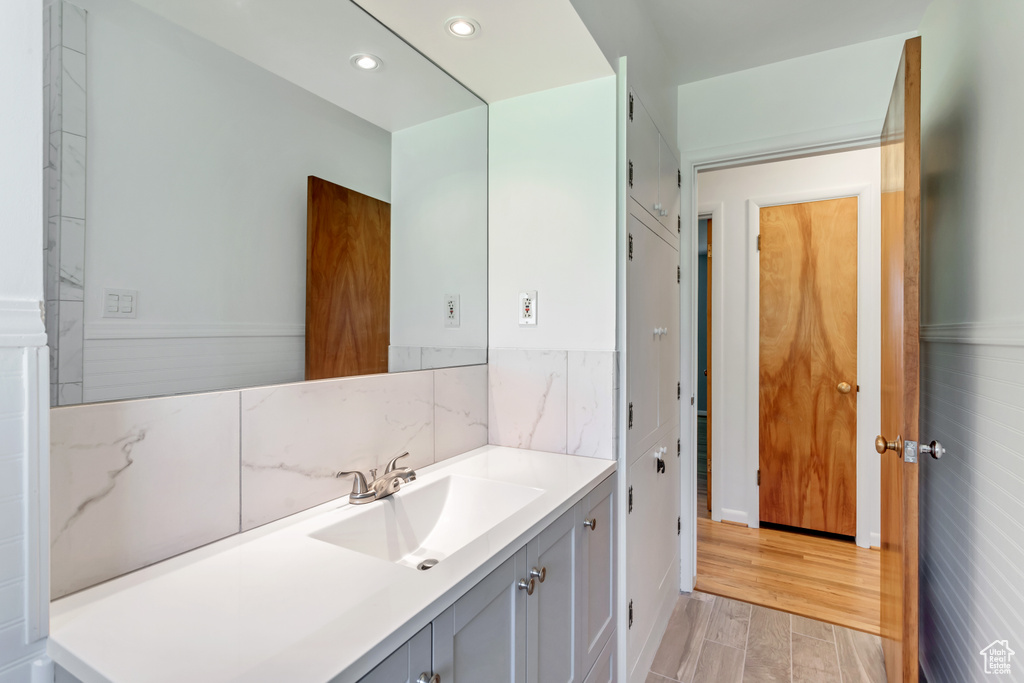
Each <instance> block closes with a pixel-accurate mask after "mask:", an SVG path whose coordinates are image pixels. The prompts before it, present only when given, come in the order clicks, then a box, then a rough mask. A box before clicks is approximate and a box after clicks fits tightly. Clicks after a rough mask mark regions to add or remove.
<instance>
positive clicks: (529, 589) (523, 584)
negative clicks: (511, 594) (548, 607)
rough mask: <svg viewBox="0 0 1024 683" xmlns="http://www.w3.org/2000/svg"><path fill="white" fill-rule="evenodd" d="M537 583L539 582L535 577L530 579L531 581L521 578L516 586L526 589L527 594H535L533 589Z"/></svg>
mask: <svg viewBox="0 0 1024 683" xmlns="http://www.w3.org/2000/svg"><path fill="white" fill-rule="evenodd" d="M536 585H537V584H536V582H534V580H533V579H530V580H529V581H527V580H526V579H519V582H518V583H516V588H518V589H519V590H521V591H526V594H527V595H533V589H534V587H535V586H536Z"/></svg>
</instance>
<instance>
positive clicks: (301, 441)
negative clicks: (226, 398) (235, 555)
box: [241, 372, 434, 530]
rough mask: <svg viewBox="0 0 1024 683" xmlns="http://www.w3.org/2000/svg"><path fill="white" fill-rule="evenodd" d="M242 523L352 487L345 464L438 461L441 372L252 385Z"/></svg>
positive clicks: (247, 401)
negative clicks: (436, 418) (436, 409)
mask: <svg viewBox="0 0 1024 683" xmlns="http://www.w3.org/2000/svg"><path fill="white" fill-rule="evenodd" d="M241 395H242V404H241V405H242V408H241V415H242V458H241V463H242V475H241V481H242V529H243V530H246V529H251V528H253V527H256V526H259V525H261V524H265V523H267V522H270V521H273V520H275V519H279V518H281V517H284V516H286V515H289V514H292V513H294V512H299V511H300V510H305V509H307V508H310V507H313V506H314V505H319V504H320V503H323V502H325V501H328V500H331V499H334V498H339V497H341V496H343V495H347V494H348V493H349V492H350V491H351V490H352V485H351V477H345V478H343V479H338V478H336V477H335V473H336V472H338V471H339V470H360V471H361V472H363V473H367V471H368V470H369V469H370V468H377V469H379V470H381V472H383V467H384V465H385V464H386V463H387V461H388V460H390V459H391V458H392V457H394V456H396V455H398V454H400V453H402V452H403V451H409V453H410V457H408V458H406V459H405V460H403V461H402V463H403V464H404V465H408V466H409V467H413V468H416V467H423V466H425V465H429V464H431V463H432V462H434V376H433V373H430V372H408V373H400V374H388V375H372V376H367V377H347V378H341V379H334V380H323V381H319V382H303V383H299V384H285V385H281V386H276V387H264V388H258V389H244V390H242V392H241Z"/></svg>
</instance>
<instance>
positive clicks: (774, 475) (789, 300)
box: [760, 197, 857, 536]
mask: <svg viewBox="0 0 1024 683" xmlns="http://www.w3.org/2000/svg"><path fill="white" fill-rule="evenodd" d="M760 282H761V297H760V299H761V301H760V305H761V341H760V344H761V348H760V359H761V360H760V403H761V406H760V463H761V487H760V499H761V520H762V521H765V522H773V523H776V524H786V525H789V526H795V527H802V528H805V529H816V530H818V531H827V532H830V533H835V534H844V535H847V536H853V535H855V534H856V533H857V444H856V436H857V393H856V391H855V387H856V385H857V198H856V197H849V198H846V199H832V200H828V201H821V202H809V203H805V204H789V205H786V206H772V207H765V208H762V209H761V279H760Z"/></svg>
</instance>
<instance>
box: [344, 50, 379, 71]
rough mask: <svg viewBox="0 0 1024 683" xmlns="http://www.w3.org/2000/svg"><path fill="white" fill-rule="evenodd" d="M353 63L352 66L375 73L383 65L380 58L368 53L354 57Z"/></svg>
mask: <svg viewBox="0 0 1024 683" xmlns="http://www.w3.org/2000/svg"><path fill="white" fill-rule="evenodd" d="M351 62H352V66H354V67H356V68H357V69H360V70H362V71H373V70H374V69H379V68H380V65H381V64H382V63H383V62H381V60H380V57H377V56H376V55H371V54H369V53H367V52H361V53H359V54H356V55H352V59H351Z"/></svg>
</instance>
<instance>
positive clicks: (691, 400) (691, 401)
mask: <svg viewBox="0 0 1024 683" xmlns="http://www.w3.org/2000/svg"><path fill="white" fill-rule="evenodd" d="M690 405H691V406H692V405H693V396H691V397H690Z"/></svg>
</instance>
